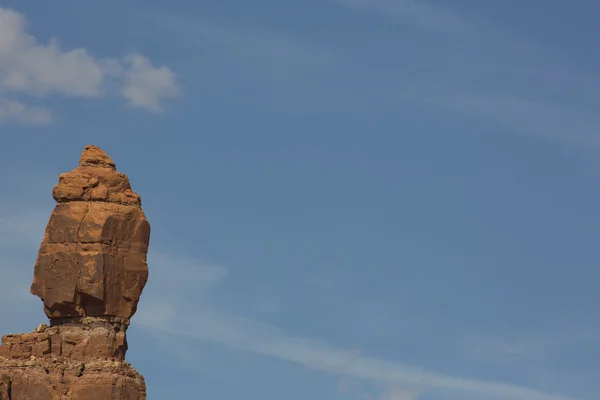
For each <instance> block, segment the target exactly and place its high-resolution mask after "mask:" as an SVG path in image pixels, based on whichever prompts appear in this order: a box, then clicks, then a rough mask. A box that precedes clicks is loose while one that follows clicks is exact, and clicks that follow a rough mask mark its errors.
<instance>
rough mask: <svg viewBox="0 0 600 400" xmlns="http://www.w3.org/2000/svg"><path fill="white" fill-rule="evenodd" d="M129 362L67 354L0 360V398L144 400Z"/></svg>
mask: <svg viewBox="0 0 600 400" xmlns="http://www.w3.org/2000/svg"><path fill="white" fill-rule="evenodd" d="M145 399H146V384H145V382H144V378H143V377H142V376H141V375H140V374H139V373H138V372H137V371H136V370H135V369H134V368H133V367H131V365H130V364H129V363H126V362H123V361H121V362H116V361H107V360H87V361H75V360H71V359H68V358H43V359H30V360H20V359H19V360H0V400H145Z"/></svg>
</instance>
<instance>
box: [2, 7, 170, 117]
mask: <svg viewBox="0 0 600 400" xmlns="http://www.w3.org/2000/svg"><path fill="white" fill-rule="evenodd" d="M26 27H27V21H26V19H25V17H24V16H23V15H22V14H20V13H18V12H16V11H14V10H10V9H6V8H0V96H2V97H3V98H4V100H3V103H4V104H8V105H5V106H1V104H2V103H0V107H2V108H0V112H2V116H4V119H8V117H12V118H11V119H13V120H16V121H19V122H23V123H37V124H41V123H49V122H50V121H51V117H50V111H48V110H44V109H37V108H32V107H29V106H27V105H24V104H22V103H20V102H17V101H15V100H12V99H11V97H10V96H14V95H16V94H18V95H28V96H38V97H45V96H49V95H64V96H73V97H83V98H91V97H99V96H107V95H110V96H121V97H123V98H124V99H125V100H126V101H127V102H128V103H129V104H130V105H131V106H133V107H136V108H141V109H144V110H146V111H150V112H158V111H161V110H162V108H163V103H164V101H165V100H167V99H170V98H173V97H176V96H178V95H179V93H180V89H179V87H178V85H177V82H176V77H175V74H174V73H173V71H171V70H170V69H169V68H167V67H166V66H159V67H156V66H154V65H153V64H152V63H151V62H150V60H149V59H148V58H146V57H144V56H142V55H140V54H129V55H126V56H125V57H124V58H123V59H122V61H119V60H118V59H115V58H104V59H98V58H94V57H92V56H90V55H89V54H88V52H87V51H86V49H83V48H80V49H72V50H64V49H62V48H61V46H60V45H59V42H58V39H56V38H53V39H51V40H50V41H49V42H48V43H47V44H44V43H40V42H39V41H38V40H37V39H36V38H35V37H34V36H32V35H30V34H29V33H27V31H26ZM112 88H117V89H112Z"/></svg>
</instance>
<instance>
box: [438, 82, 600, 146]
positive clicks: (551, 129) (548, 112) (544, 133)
mask: <svg viewBox="0 0 600 400" xmlns="http://www.w3.org/2000/svg"><path fill="white" fill-rule="evenodd" d="M428 101H429V102H431V103H433V104H436V105H438V106H441V107H443V108H445V109H448V110H453V111H457V112H461V113H465V114H470V115H479V116H483V117H488V118H489V119H492V120H495V121H497V122H498V123H500V124H502V125H504V126H506V127H508V128H510V129H511V130H512V131H513V132H515V133H518V134H523V135H533V136H539V137H545V138H548V139H552V140H555V141H561V142H566V143H570V144H574V145H577V146H580V147H583V148H590V147H591V148H595V149H600V134H599V133H598V132H600V119H599V118H597V117H596V116H595V115H592V114H590V113H583V112H578V111H575V110H567V109H566V107H565V106H561V105H557V104H548V103H542V102H539V101H532V100H526V99H521V98H518V97H514V96H484V95H478V94H463V95H455V96H438V97H435V96H432V97H430V98H429V99H428Z"/></svg>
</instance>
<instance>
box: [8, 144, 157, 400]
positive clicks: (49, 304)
mask: <svg viewBox="0 0 600 400" xmlns="http://www.w3.org/2000/svg"><path fill="white" fill-rule="evenodd" d="M53 197H54V199H55V200H56V203H57V204H56V207H55V209H54V211H53V212H52V215H51V216H50V221H49V222H48V225H47V227H46V233H45V235H44V238H43V240H42V244H41V246H40V250H39V253H38V258H37V261H36V264H35V268H34V279H33V283H32V285H31V293H32V294H34V295H36V296H38V297H40V299H41V300H42V302H43V304H44V311H45V312H46V315H47V316H48V318H49V319H50V326H48V325H45V324H42V325H40V326H38V327H37V329H36V330H35V331H33V332H31V333H22V334H16V335H4V336H3V337H2V343H1V345H0V400H33V399H35V400H145V399H146V384H145V381H144V378H143V377H142V376H141V375H140V374H139V373H138V372H137V371H136V370H135V369H134V368H133V367H132V366H131V365H130V364H129V363H127V362H125V353H126V352H127V338H126V331H127V327H128V326H129V323H130V320H131V317H132V316H133V315H134V314H135V311H136V309H137V304H138V301H139V299H140V296H141V294H142V291H143V289H144V286H145V284H146V282H147V280H148V265H147V264H146V254H147V252H148V244H149V240H150V224H149V223H148V221H147V220H146V217H145V215H144V212H143V210H142V208H141V199H140V196H139V195H137V194H136V193H135V192H133V190H132V189H131V185H130V183H129V178H128V177H127V176H126V175H125V174H123V173H120V172H117V171H116V166H115V163H114V162H113V161H112V159H111V158H110V157H109V156H108V155H107V154H106V153H105V152H104V151H102V150H101V149H100V148H98V147H96V146H91V145H90V146H86V148H85V149H84V151H83V153H82V155H81V158H80V160H79V166H77V167H76V168H75V169H74V170H73V171H71V172H67V173H65V174H62V175H61V176H60V177H59V182H58V184H57V185H56V186H55V187H54V190H53Z"/></svg>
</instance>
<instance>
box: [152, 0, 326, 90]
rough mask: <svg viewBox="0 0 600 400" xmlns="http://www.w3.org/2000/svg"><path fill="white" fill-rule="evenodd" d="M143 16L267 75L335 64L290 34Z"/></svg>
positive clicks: (157, 14) (164, 15)
mask: <svg viewBox="0 0 600 400" xmlns="http://www.w3.org/2000/svg"><path fill="white" fill-rule="evenodd" d="M141 16H142V18H144V19H146V20H148V21H152V23H153V24H155V25H156V26H158V27H159V28H162V29H164V30H166V31H169V32H171V33H173V34H176V35H179V36H181V37H183V38H185V40H186V42H189V41H190V40H191V42H192V43H198V45H199V46H205V47H208V48H211V49H214V50H217V51H222V52H225V53H227V54H228V55H229V56H231V57H233V58H234V59H235V60H236V61H237V63H239V62H241V63H242V65H243V67H244V68H251V69H252V70H253V71H254V72H255V73H258V74H260V75H262V76H265V77H269V78H290V77H295V76H298V75H302V74H309V73H320V72H329V71H332V69H333V68H334V67H335V65H336V62H335V59H334V58H333V57H332V56H330V55H329V54H327V53H325V52H324V51H319V50H317V49H315V48H314V46H311V44H310V43H304V42H303V41H302V40H300V39H297V38H294V37H291V36H287V35H283V34H278V33H273V32H268V31H264V30H260V29H257V28H249V27H246V28H244V27H242V26H240V25H239V24H238V25H236V26H232V25H229V24H227V23H215V22H214V21H209V20H207V19H203V18H200V17H194V16H188V15H181V14H177V13H170V12H167V11H158V10H156V11H153V10H144V11H143V12H141ZM232 65H233V64H232Z"/></svg>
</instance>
